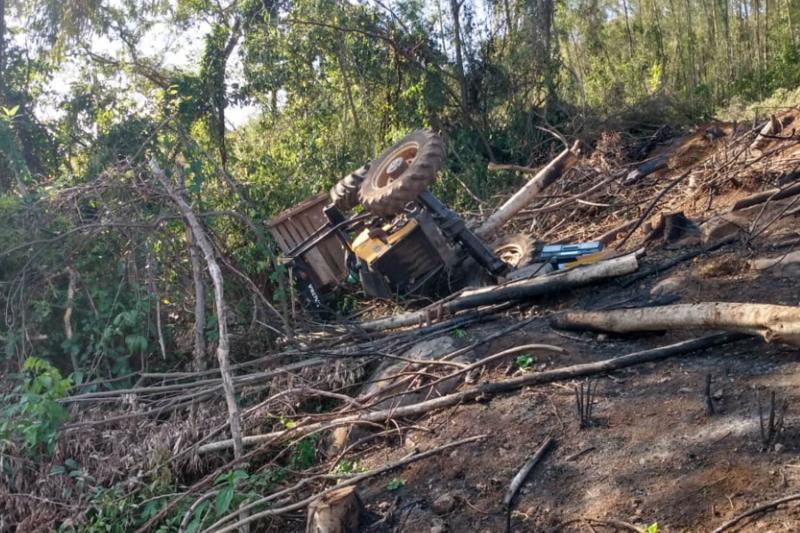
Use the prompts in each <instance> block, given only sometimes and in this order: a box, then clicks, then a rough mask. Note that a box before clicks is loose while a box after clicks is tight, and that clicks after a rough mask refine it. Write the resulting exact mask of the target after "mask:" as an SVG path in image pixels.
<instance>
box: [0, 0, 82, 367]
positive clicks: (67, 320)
mask: <svg viewBox="0 0 800 533" xmlns="http://www.w3.org/2000/svg"><path fill="white" fill-rule="evenodd" d="M0 2H2V0H0ZM67 275H68V276H69V285H68V286H67V304H66V306H65V307H66V309H65V310H64V336H65V337H66V338H67V340H68V341H71V340H72V309H73V304H74V302H75V291H76V290H77V288H78V273H77V272H76V271H75V269H74V268H72V266H68V267H67ZM69 359H70V362H71V363H72V371H73V372H76V373H77V372H78V371H79V370H80V364H79V362H78V356H77V354H76V353H75V351H74V350H73V349H72V346H70V347H69Z"/></svg>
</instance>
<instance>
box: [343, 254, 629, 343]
mask: <svg viewBox="0 0 800 533" xmlns="http://www.w3.org/2000/svg"><path fill="white" fill-rule="evenodd" d="M637 268H638V262H637V260H636V256H635V255H634V254H629V255H625V256H622V257H617V258H614V259H609V260H607V261H601V262H599V263H595V264H593V265H587V266H583V267H578V268H574V269H570V270H567V271H565V272H561V273H557V274H551V275H548V276H543V277H538V278H533V279H523V280H519V281H514V282H511V283H507V284H505V285H498V286H494V287H486V288H483V289H476V290H472V291H466V292H464V293H462V294H461V295H460V296H458V297H457V298H454V299H452V300H449V301H446V302H442V303H441V305H439V306H437V305H436V304H434V305H432V306H430V307H429V308H427V309H422V310H421V311H412V312H409V313H403V314H400V315H395V316H391V317H388V318H379V319H377V320H371V321H369V322H362V323H361V324H359V327H360V328H361V329H363V330H365V331H383V330H387V329H394V328H402V327H408V326H413V325H415V324H421V323H424V322H426V321H430V320H431V319H432V318H433V317H437V318H438V317H443V316H445V315H447V314H450V313H455V312H457V311H463V310H465V309H473V308H476V307H480V306H483V305H492V304H497V303H503V302H510V301H517V300H528V299H530V298H533V297H535V296H542V295H544V294H553V293H556V292H559V291H566V290H570V289H573V288H575V287H579V286H581V285H587V284H589V283H593V282H595V281H600V280H604V279H608V278H612V277H616V276H623V275H625V274H630V273H631V272H634V271H636V269H637Z"/></svg>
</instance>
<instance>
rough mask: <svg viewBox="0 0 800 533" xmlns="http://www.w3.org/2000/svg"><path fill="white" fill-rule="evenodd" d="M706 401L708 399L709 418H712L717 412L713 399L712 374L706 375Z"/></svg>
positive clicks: (707, 411)
mask: <svg viewBox="0 0 800 533" xmlns="http://www.w3.org/2000/svg"><path fill="white" fill-rule="evenodd" d="M705 399H706V413H707V414H708V416H712V415H713V414H714V412H715V411H714V400H713V399H712V398H711V374H706V388H705Z"/></svg>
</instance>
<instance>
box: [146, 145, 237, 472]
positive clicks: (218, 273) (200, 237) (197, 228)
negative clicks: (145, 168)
mask: <svg viewBox="0 0 800 533" xmlns="http://www.w3.org/2000/svg"><path fill="white" fill-rule="evenodd" d="M150 170H151V172H152V173H153V175H154V176H155V177H156V179H157V180H158V181H159V182H160V183H161V185H162V186H163V187H164V189H165V190H166V191H167V194H168V195H169V197H170V198H171V199H172V201H173V202H175V204H176V205H177V206H178V209H179V210H180V212H181V215H182V216H183V218H184V220H185V221H186V224H187V225H188V226H189V228H191V230H192V233H193V234H194V237H195V240H196V241H197V246H198V247H199V248H200V250H202V252H203V255H204V258H205V261H206V265H207V266H208V272H209V274H210V275H211V282H212V283H213V285H214V306H215V308H216V311H217V328H218V331H219V344H218V345H217V359H218V361H219V372H220V377H221V378H222V389H223V391H224V394H225V402H226V403H227V405H228V424H229V426H230V430H231V440H232V441H233V454H234V457H236V458H237V459H238V458H240V457H242V455H244V447H243V445H242V421H241V413H240V412H239V406H238V405H237V404H236V389H235V387H234V384H233V377H232V376H231V364H230V360H229V352H230V339H229V338H228V324H227V313H226V311H225V294H224V287H223V280H222V270H221V269H220V268H219V263H217V258H216V257H215V255H214V248H213V247H212V246H211V242H210V241H209V240H208V237H207V236H206V233H205V230H204V229H203V226H202V225H201V224H200V221H199V220H198V219H197V216H196V215H195V214H194V212H193V211H192V208H191V207H189V204H188V203H187V202H186V199H184V198H183V197H182V196H181V195H179V194H178V193H177V192H175V189H174V188H173V187H172V185H171V184H170V183H169V180H168V179H167V176H166V174H165V173H164V171H163V170H162V169H161V168H160V167H159V166H158V163H157V162H156V159H155V157H152V158H151V159H150Z"/></svg>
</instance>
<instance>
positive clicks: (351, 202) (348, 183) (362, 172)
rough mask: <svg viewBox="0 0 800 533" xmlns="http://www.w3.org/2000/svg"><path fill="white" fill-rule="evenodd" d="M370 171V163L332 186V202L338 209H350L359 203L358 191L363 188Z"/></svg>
mask: <svg viewBox="0 0 800 533" xmlns="http://www.w3.org/2000/svg"><path fill="white" fill-rule="evenodd" d="M368 171H369V163H367V164H366V165H364V166H363V167H361V168H359V169H358V170H356V171H354V172H351V173H350V174H348V175H347V176H345V177H343V178H342V179H340V180H339V181H338V182H337V183H336V185H334V186H333V187H331V192H330V196H331V202H332V203H333V205H334V206H336V208H337V209H339V210H341V211H350V210H351V209H353V208H354V207H355V206H357V205H358V202H359V200H358V191H359V190H360V189H361V184H362V183H363V182H364V178H366V177H367V172H368Z"/></svg>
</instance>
